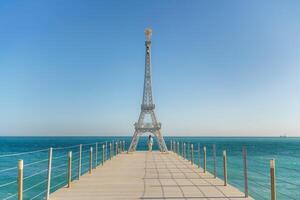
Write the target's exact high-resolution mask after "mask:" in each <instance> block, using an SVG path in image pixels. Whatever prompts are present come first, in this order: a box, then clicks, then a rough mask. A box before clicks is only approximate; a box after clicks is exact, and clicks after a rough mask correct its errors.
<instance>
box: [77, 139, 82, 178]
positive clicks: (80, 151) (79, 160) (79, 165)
mask: <svg viewBox="0 0 300 200" xmlns="http://www.w3.org/2000/svg"><path fill="white" fill-rule="evenodd" d="M81 154H82V144H80V145H79V159H78V180H79V179H80V176H81Z"/></svg>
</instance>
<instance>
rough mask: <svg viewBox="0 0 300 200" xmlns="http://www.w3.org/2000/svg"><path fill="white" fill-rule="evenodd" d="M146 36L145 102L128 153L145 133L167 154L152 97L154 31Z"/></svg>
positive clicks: (147, 30) (149, 31)
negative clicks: (153, 137) (147, 120)
mask: <svg viewBox="0 0 300 200" xmlns="http://www.w3.org/2000/svg"><path fill="white" fill-rule="evenodd" d="M145 35H146V41H145V46H146V59H145V75H144V92H143V102H142V105H141V113H140V117H139V120H138V122H137V123H135V124H134V127H135V132H134V135H133V137H132V141H131V144H130V147H129V149H128V152H133V151H135V150H136V147H137V144H138V141H139V137H140V135H142V134H144V133H152V134H153V135H154V136H155V137H156V139H157V143H158V146H159V149H160V151H161V152H167V151H168V149H167V146H166V143H165V140H164V138H163V136H162V134H161V132H160V129H161V123H159V122H157V119H156V116H155V113H154V109H155V104H154V103H153V97H152V74H151V35H152V30H151V29H150V28H147V29H146V30H145ZM147 116H148V117H149V116H150V120H151V122H145V117H147Z"/></svg>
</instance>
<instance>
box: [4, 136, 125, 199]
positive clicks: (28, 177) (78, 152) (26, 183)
mask: <svg viewBox="0 0 300 200" xmlns="http://www.w3.org/2000/svg"><path fill="white" fill-rule="evenodd" d="M125 145H126V143H125V141H104V142H94V143H89V144H78V145H72V146H66V147H55V148H52V147H50V148H46V149H40V150H35V151H29V152H19V153H11V154H5V155H0V159H2V158H4V159H10V158H19V159H18V163H16V164H17V166H11V167H5V168H1V169H0V176H2V177H8V178H6V179H5V180H4V181H0V192H1V191H2V190H5V191H6V194H3V192H2V193H1V197H0V198H1V199H3V200H9V199H18V200H22V199H30V200H31V199H32V200H33V199H47V200H48V199H49V197H50V194H51V193H52V192H54V191H56V190H57V189H59V188H61V187H64V186H68V187H71V186H72V181H74V180H79V179H80V177H81V176H82V175H84V174H85V173H88V172H89V173H92V172H93V170H94V169H96V168H97V167H98V166H99V165H104V163H105V162H106V161H108V160H111V159H112V158H113V157H115V156H116V155H118V154H119V153H122V152H124V151H125V149H126V146H125ZM24 157H25V158H24ZM0 162H1V160H0ZM8 174H9V175H8Z"/></svg>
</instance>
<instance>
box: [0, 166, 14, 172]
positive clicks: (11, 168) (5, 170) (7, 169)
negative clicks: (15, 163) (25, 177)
mask: <svg viewBox="0 0 300 200" xmlns="http://www.w3.org/2000/svg"><path fill="white" fill-rule="evenodd" d="M15 169H17V167H10V168H6V169H1V170H0V173H2V172H7V171H10V170H15Z"/></svg>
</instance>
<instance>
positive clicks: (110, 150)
mask: <svg viewBox="0 0 300 200" xmlns="http://www.w3.org/2000/svg"><path fill="white" fill-rule="evenodd" d="M111 153H112V149H111V142H110V143H109V160H111Z"/></svg>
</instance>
